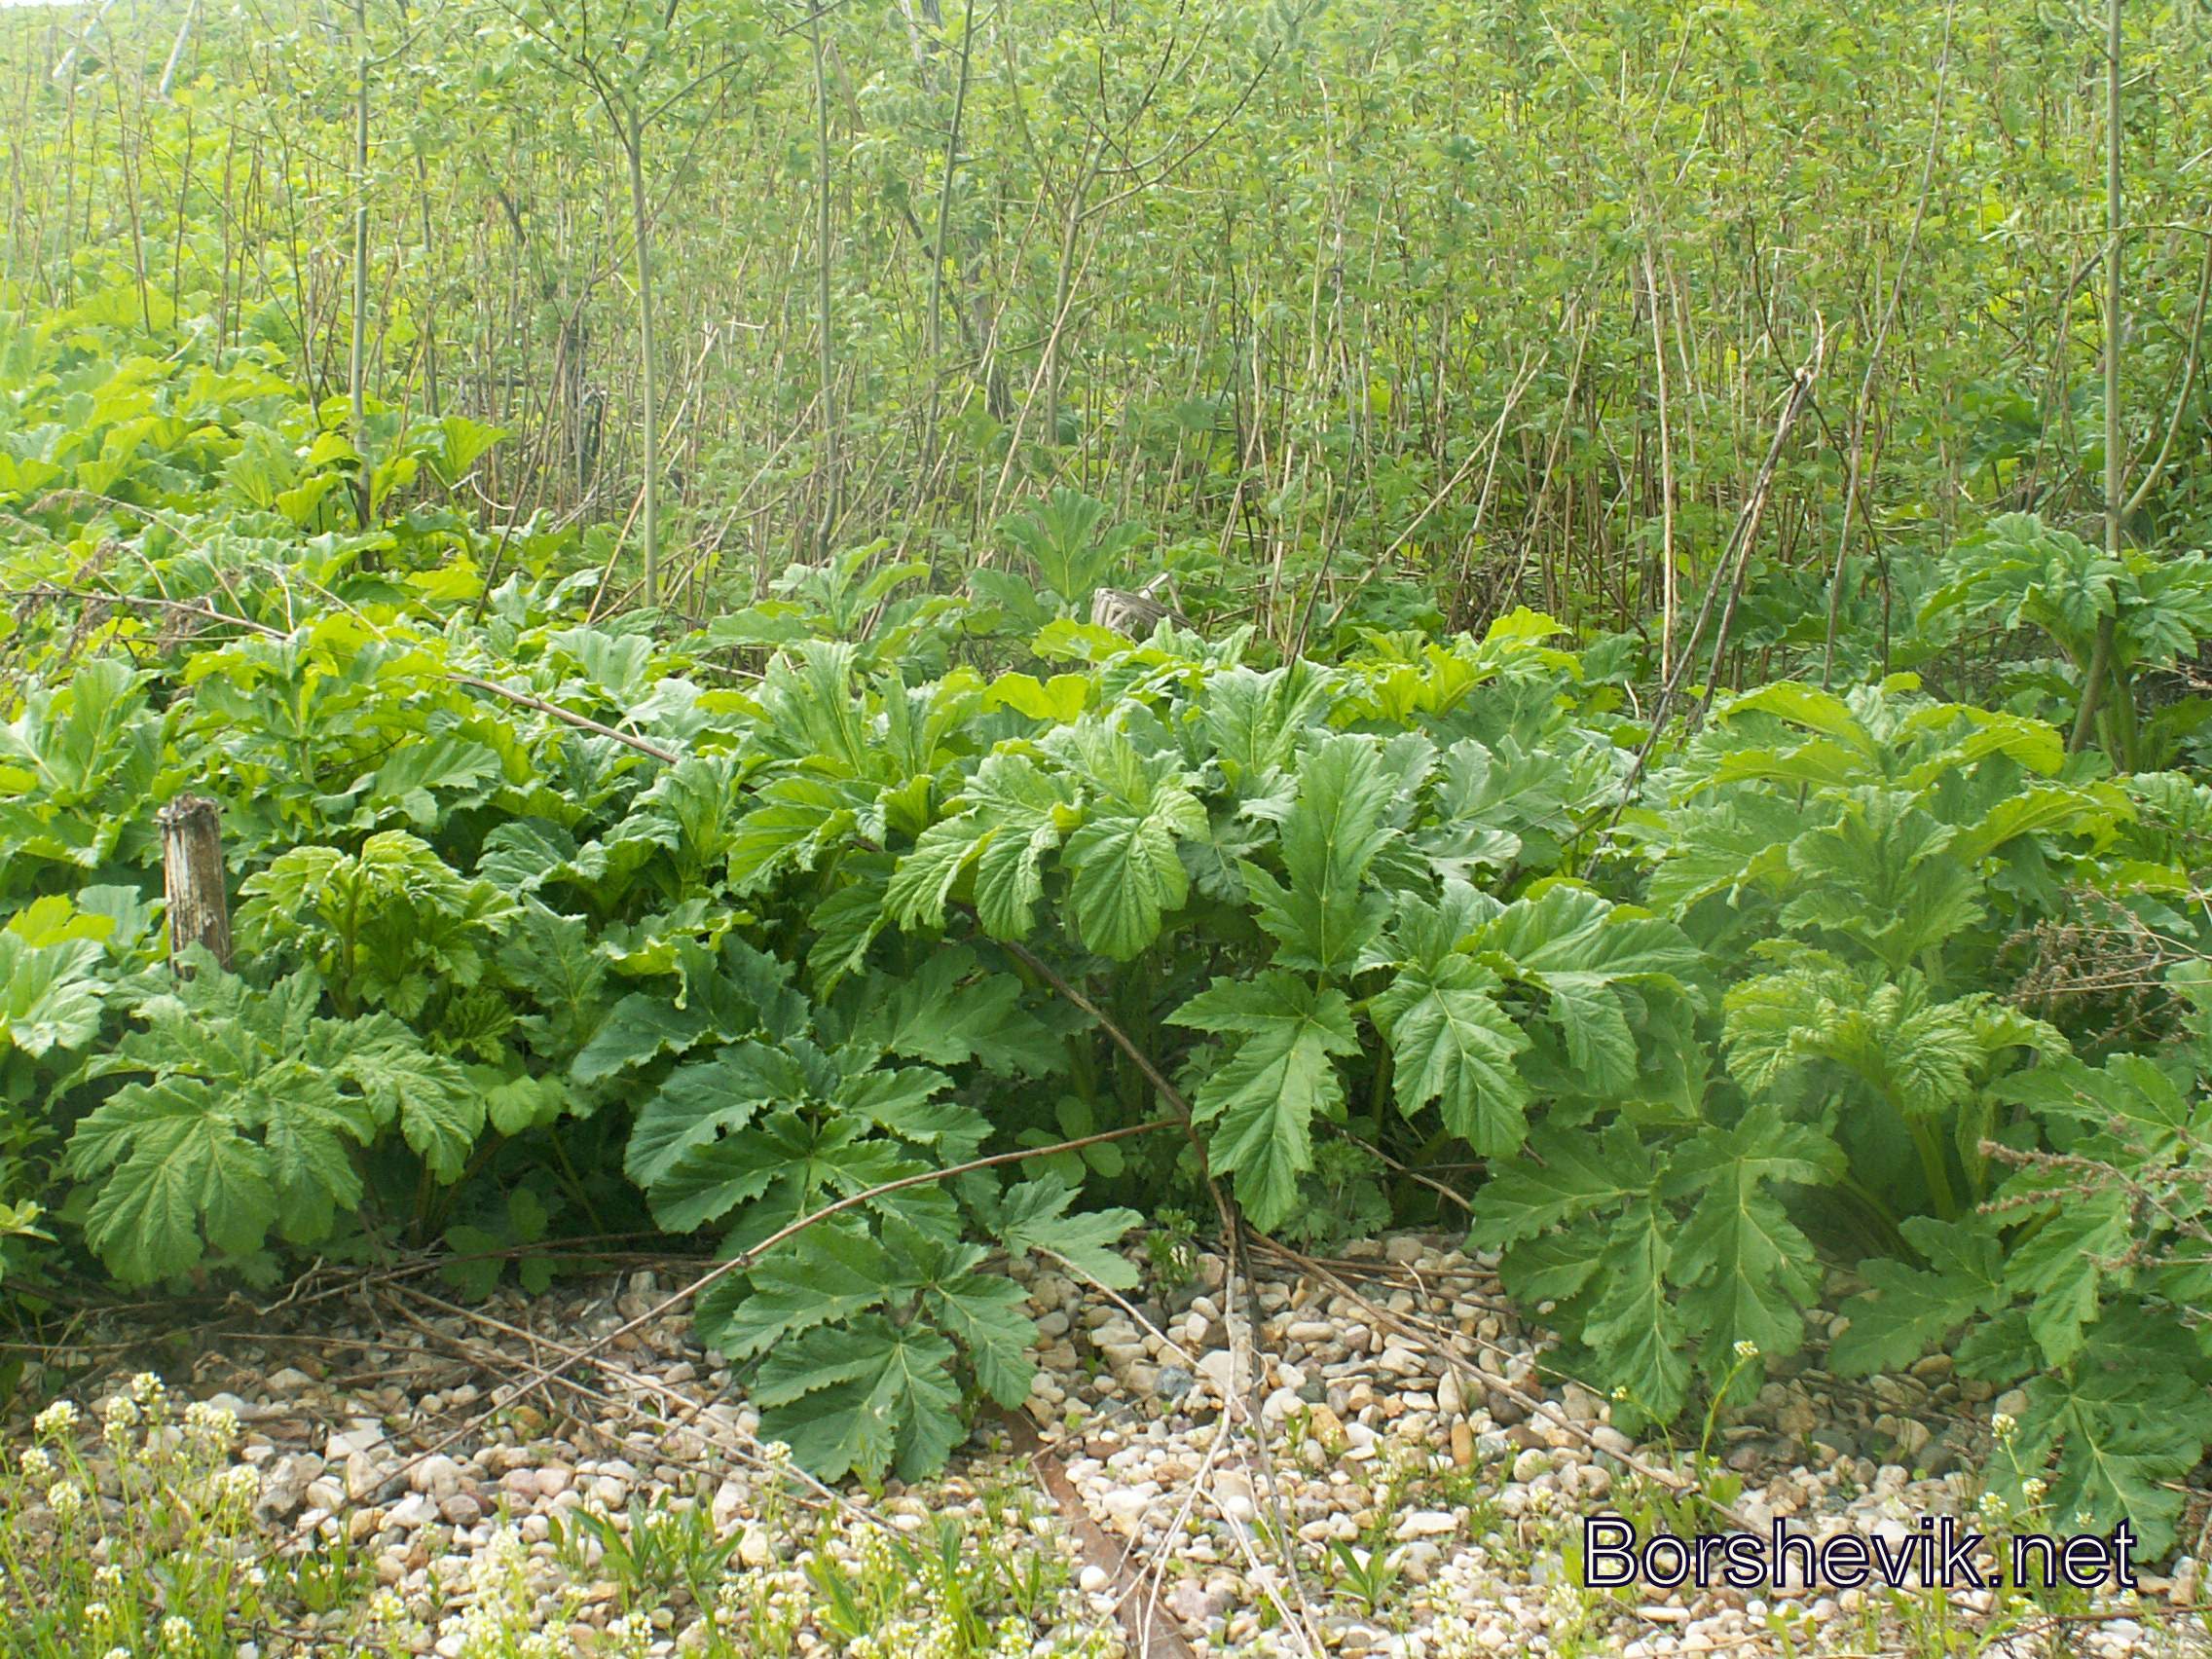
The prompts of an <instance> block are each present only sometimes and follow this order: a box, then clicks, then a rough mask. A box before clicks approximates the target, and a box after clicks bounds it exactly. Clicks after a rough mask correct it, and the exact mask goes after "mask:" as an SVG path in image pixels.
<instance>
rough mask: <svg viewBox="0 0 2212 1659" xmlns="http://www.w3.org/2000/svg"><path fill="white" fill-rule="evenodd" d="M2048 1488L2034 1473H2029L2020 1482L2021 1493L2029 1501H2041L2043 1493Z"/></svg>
mask: <svg viewBox="0 0 2212 1659" xmlns="http://www.w3.org/2000/svg"><path fill="white" fill-rule="evenodd" d="M2049 1490H2050V1488H2049V1487H2047V1486H2046V1485H2045V1484H2044V1483H2043V1482H2042V1481H2041V1480H2040V1479H2038V1478H2037V1477H2036V1476H2034V1475H2030V1476H2029V1477H2028V1478H2027V1479H2026V1480H2024V1481H2022V1482H2021V1483H2020V1493H2021V1495H2022V1496H2024V1497H2025V1498H2027V1500H2028V1501H2029V1502H2030V1503H2041V1502H2042V1501H2043V1494H2044V1493H2046V1492H2048V1491H2049Z"/></svg>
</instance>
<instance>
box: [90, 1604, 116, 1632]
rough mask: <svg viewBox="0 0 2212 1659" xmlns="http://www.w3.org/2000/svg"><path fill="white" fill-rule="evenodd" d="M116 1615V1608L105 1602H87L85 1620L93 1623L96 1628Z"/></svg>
mask: <svg viewBox="0 0 2212 1659" xmlns="http://www.w3.org/2000/svg"><path fill="white" fill-rule="evenodd" d="M114 1617H115V1609H114V1608H112V1607H110V1606H109V1605H108V1604H106V1603H105V1602H87V1603H86V1604H85V1622H86V1623H87V1624H89V1625H91V1626H92V1628H93V1629H94V1630H97V1629H98V1628H99V1627H100V1626H101V1625H104V1624H106V1623H107V1622H108V1620H110V1619H112V1618H114Z"/></svg>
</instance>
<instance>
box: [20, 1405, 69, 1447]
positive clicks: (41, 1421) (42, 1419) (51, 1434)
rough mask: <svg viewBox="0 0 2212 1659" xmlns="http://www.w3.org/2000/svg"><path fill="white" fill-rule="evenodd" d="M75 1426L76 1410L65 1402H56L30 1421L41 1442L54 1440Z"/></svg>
mask: <svg viewBox="0 0 2212 1659" xmlns="http://www.w3.org/2000/svg"><path fill="white" fill-rule="evenodd" d="M76 1426H77V1408H76V1406H75V1405H73V1404H72V1403H70V1402H69V1401H67V1400H56V1401H55V1402H54V1404H53V1405H51V1406H49V1407H47V1408H46V1410H45V1411H43V1412H41V1413H39V1414H38V1416H37V1417H35V1418H33V1419H31V1427H32V1428H34V1429H36V1430H37V1431H38V1434H39V1438H40V1439H42V1440H56V1439H59V1438H60V1437H61V1436H62V1435H64V1434H67V1433H68V1432H69V1431H70V1430H71V1429H72V1428H75V1427H76Z"/></svg>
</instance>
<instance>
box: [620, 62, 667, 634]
mask: <svg viewBox="0 0 2212 1659" xmlns="http://www.w3.org/2000/svg"><path fill="white" fill-rule="evenodd" d="M622 149H623V152H624V154H625V156H626V157H627V159H628V161H629V164H630V233H631V235H632V237H633V238H635V239H636V241H637V244H638V245H637V272H638V350H639V352H640V360H639V363H638V381H639V392H640V396H641V397H642V399H643V401H644V403H645V603H646V604H647V605H657V604H659V603H660V409H659V406H658V403H657V401H656V400H655V398H654V395H653V393H654V382H653V271H652V254H651V250H650V248H649V247H648V246H647V244H646V240H645V131H644V123H643V122H642V121H641V120H640V118H639V114H638V107H637V104H636V103H635V102H634V101H633V102H632V103H631V105H630V109H629V127H628V129H627V130H626V131H624V133H623V134H622Z"/></svg>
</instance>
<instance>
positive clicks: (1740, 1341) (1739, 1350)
mask: <svg viewBox="0 0 2212 1659" xmlns="http://www.w3.org/2000/svg"><path fill="white" fill-rule="evenodd" d="M1758 1356H1759V1345H1758V1344H1756V1343H1754V1342H1752V1341H1751V1338H1749V1337H1739V1338H1737V1339H1736V1357H1737V1358H1738V1359H1756V1358H1758Z"/></svg>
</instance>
